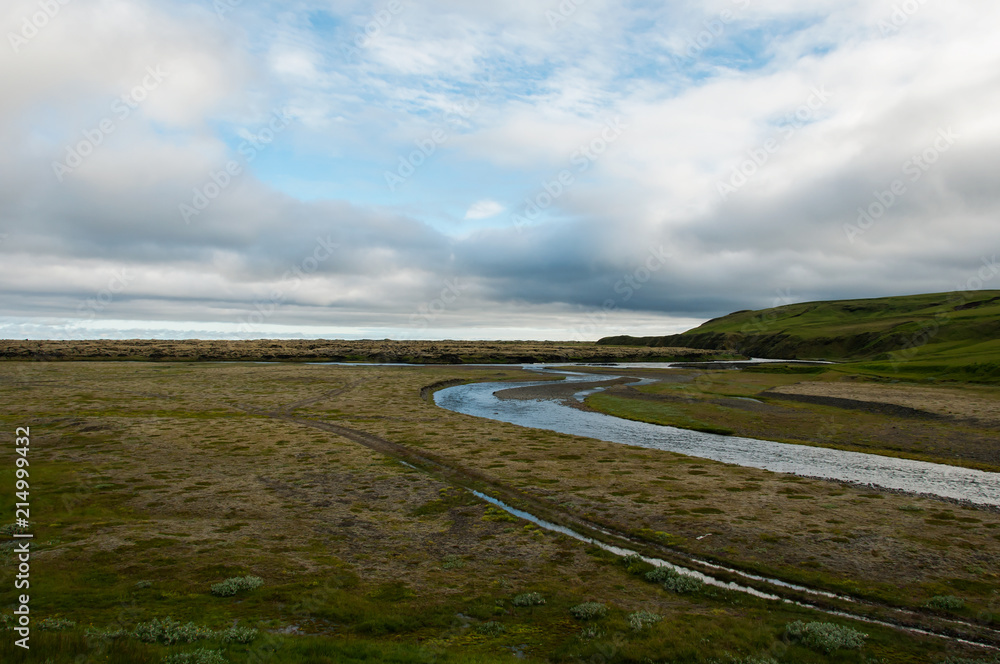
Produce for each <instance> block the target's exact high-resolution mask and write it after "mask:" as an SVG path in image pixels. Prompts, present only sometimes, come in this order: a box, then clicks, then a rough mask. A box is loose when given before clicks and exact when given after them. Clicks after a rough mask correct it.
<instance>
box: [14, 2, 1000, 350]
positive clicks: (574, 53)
mask: <svg viewBox="0 0 1000 664" xmlns="http://www.w3.org/2000/svg"><path fill="white" fill-rule="evenodd" d="M998 24H1000V5H998V3H996V2H995V0H964V1H960V2H942V1H941V0H812V1H810V2H802V1H801V0H799V1H796V2H793V1H792V0H771V1H764V0H708V1H701V2H687V1H677V2H669V3H661V2H642V1H632V2H629V1H626V2H609V1H604V0H561V1H556V0H551V1H549V0H508V2H504V3H494V2H469V1H467V0H466V1H460V0H426V1H424V2H413V1H410V0H388V1H382V0H378V1H376V2H367V1H360V0H358V1H355V0H326V1H318V0H317V1H313V2H306V1H296V0H291V1H286V2H267V1H260V2H254V1H253V0H242V1H241V0H198V1H189V2H185V1H180V0H158V1H156V2H152V1H145V0H127V1H125V0H6V1H5V2H4V3H3V4H2V6H0V32H2V33H3V37H4V39H3V44H0V89H2V90H3V94H2V95H0V304H2V306H0V338H13V339H20V338H31V339H75V338H278V337H282V338H295V337H308V338H314V337H327V338H377V339H380V338H394V339H434V338H450V339H553V340H576V341H584V340H591V339H597V338H599V337H601V336H606V335H610V334H635V335H656V334H670V333H676V332H681V331H684V330H686V329H689V328H691V327H694V326H696V325H698V324H700V323H701V322H703V321H705V320H707V319H710V318H713V317H716V316H720V315H724V314H726V313H729V312H732V311H736V310H742V309H758V308H764V307H770V306H777V305H781V304H787V303H793V302H805V301H814V300H824V299H843V298H863V297H881V296H888V295H904V294H915V293H928V292H944V291H955V290H976V289H982V288H986V289H997V288H1000V269H998V268H997V263H996V254H997V249H998V245H1000V223H998V222H1000V183H998V173H1000V113H998V112H997V111H998V110H1000V40H998V39H996V25H998Z"/></svg>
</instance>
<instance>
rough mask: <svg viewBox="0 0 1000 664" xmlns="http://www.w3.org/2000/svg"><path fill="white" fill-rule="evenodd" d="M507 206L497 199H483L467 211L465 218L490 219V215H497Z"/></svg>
mask: <svg viewBox="0 0 1000 664" xmlns="http://www.w3.org/2000/svg"><path fill="white" fill-rule="evenodd" d="M505 209H506V208H504V206H503V205H500V203H497V202H496V201H491V200H490V199H488V198H487V199H484V200H481V201H476V202H475V203H473V204H472V205H471V206H469V209H468V210H466V211H465V216H464V217H463V219H489V218H490V217H495V216H497V215H498V214H500V213H501V212H503V211H504V210H505Z"/></svg>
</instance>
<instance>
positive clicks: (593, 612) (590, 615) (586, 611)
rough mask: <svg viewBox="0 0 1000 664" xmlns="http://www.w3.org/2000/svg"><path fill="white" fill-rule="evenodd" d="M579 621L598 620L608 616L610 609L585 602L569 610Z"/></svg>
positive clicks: (595, 603) (596, 603)
mask: <svg viewBox="0 0 1000 664" xmlns="http://www.w3.org/2000/svg"><path fill="white" fill-rule="evenodd" d="M569 612H570V613H572V614H573V617H574V618H576V619H577V620H596V619H597V618H603V617H604V616H606V615H607V613H608V609H607V607H606V606H604V605H603V604H600V603H598V602H584V603H583V604H577V605H576V606H574V607H572V608H571V609H570V610H569Z"/></svg>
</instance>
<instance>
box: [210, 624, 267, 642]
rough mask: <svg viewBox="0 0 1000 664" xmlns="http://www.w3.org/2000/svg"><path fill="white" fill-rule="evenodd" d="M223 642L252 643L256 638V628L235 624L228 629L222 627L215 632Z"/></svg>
mask: <svg viewBox="0 0 1000 664" xmlns="http://www.w3.org/2000/svg"><path fill="white" fill-rule="evenodd" d="M216 636H218V637H219V638H220V639H222V642H223V643H243V644H246V643H252V642H253V640H254V639H256V638H257V630H256V629H254V628H253V627H242V626H240V625H236V626H235V627H230V628H229V629H222V630H219V631H218V632H217V633H216Z"/></svg>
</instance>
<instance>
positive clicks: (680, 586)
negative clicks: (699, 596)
mask: <svg viewBox="0 0 1000 664" xmlns="http://www.w3.org/2000/svg"><path fill="white" fill-rule="evenodd" d="M704 586H705V582H704V581H702V580H701V579H696V578H694V577H693V576H688V575H687V574H678V575H677V576H675V577H673V578H669V579H667V580H666V581H664V582H663V588H664V590H669V591H671V592H675V593H678V594H680V595H683V594H684V593H696V592H698V591H700V590H701V589H702V588H703V587H704Z"/></svg>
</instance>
